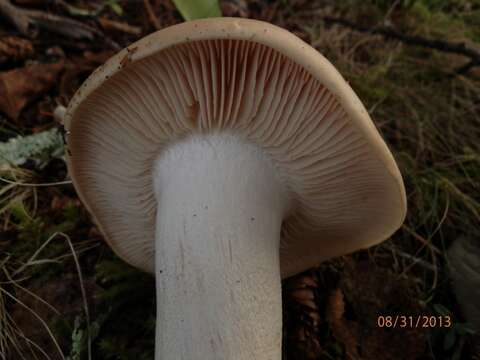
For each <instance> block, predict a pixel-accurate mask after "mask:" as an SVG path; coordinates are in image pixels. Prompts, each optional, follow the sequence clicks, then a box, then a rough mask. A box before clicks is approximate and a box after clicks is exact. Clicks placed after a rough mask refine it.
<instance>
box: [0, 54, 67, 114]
mask: <svg viewBox="0 0 480 360" xmlns="http://www.w3.org/2000/svg"><path fill="white" fill-rule="evenodd" d="M62 70H63V61H60V62H58V63H55V64H34V65H28V66H25V67H23V68H19V69H14V70H10V71H4V72H0V112H2V113H4V114H5V115H7V116H8V117H9V118H11V119H13V120H16V119H18V116H19V115H20V113H21V112H22V110H23V109H24V107H25V106H26V105H27V104H28V103H30V102H32V101H33V100H35V99H37V98H38V97H39V96H41V95H42V94H44V93H45V92H47V91H49V90H50V89H51V88H52V87H53V86H54V85H55V84H56V81H57V78H58V76H59V74H60V72H61V71H62Z"/></svg>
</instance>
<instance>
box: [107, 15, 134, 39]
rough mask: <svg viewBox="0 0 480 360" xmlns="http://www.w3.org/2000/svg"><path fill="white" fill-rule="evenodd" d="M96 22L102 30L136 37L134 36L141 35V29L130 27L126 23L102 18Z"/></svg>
mask: <svg viewBox="0 0 480 360" xmlns="http://www.w3.org/2000/svg"><path fill="white" fill-rule="evenodd" d="M98 22H99V23H100V25H101V26H102V28H103V29H104V30H114V31H120V32H123V33H126V34H130V35H136V36H138V35H140V34H141V33H142V29H141V28H139V27H138V26H132V25H129V24H126V23H122V22H119V21H115V20H111V19H108V18H106V17H103V16H102V17H100V18H99V19H98Z"/></svg>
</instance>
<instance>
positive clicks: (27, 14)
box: [0, 0, 120, 49]
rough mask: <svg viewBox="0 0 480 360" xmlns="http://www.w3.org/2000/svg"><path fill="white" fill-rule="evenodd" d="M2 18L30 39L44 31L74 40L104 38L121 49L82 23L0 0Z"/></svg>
mask: <svg viewBox="0 0 480 360" xmlns="http://www.w3.org/2000/svg"><path fill="white" fill-rule="evenodd" d="M0 16H3V17H5V18H6V19H7V20H9V21H10V22H11V23H12V25H14V26H15V27H16V28H17V29H18V31H19V32H20V33H22V34H23V35H24V36H27V37H29V38H37V37H38V36H39V34H40V31H42V30H43V31H46V32H50V33H54V34H58V35H61V36H63V37H67V38H69V39H73V40H89V41H92V40H94V39H95V38H102V39H104V41H105V42H106V43H108V44H109V45H110V46H111V47H112V48H114V49H120V46H119V45H118V44H116V43H115V42H113V41H112V40H110V39H107V38H106V37H105V36H104V34H103V33H102V32H101V31H99V30H97V29H95V28H93V27H91V26H88V25H86V24H84V23H82V22H79V21H77V20H73V19H69V18H66V17H63V16H58V15H54V14H49V13H46V12H44V11H39V10H27V9H21V8H19V7H17V6H14V5H12V4H10V2H9V1H8V0H0Z"/></svg>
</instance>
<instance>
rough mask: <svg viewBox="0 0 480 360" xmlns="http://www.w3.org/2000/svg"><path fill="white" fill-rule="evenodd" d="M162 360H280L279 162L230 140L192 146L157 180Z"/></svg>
mask: <svg viewBox="0 0 480 360" xmlns="http://www.w3.org/2000/svg"><path fill="white" fill-rule="evenodd" d="M154 185H155V194H156V197H157V202H158V207H157V223H156V235H155V254H156V255H155V264H156V279H157V328H156V349H155V352H156V355H155V359H162V360H170V359H172V360H173V359H175V360H178V359H186V360H191V359H212V360H216V359H218V360H220V359H222V360H228V359H232V360H233V359H235V360H251V359H257V360H267V359H268V360H280V359H281V344H282V318H281V314H282V299H281V278H280V261H279V244H280V228H281V223H282V219H283V217H284V215H285V213H286V211H287V207H288V196H287V192H286V190H285V188H284V187H283V186H282V183H281V181H280V177H279V176H278V174H277V172H276V169H275V168H274V166H273V164H272V161H271V160H270V159H269V158H268V156H267V155H266V154H264V153H263V152H262V151H261V150H260V149H259V148H257V147H255V146H253V145H251V144H248V143H246V142H243V141H241V140H240V139H239V137H236V136H233V135H229V134H212V135H202V136H195V137H192V138H189V139H187V140H185V141H182V142H180V143H177V144H175V145H173V146H172V147H170V148H169V149H167V150H166V151H165V152H164V153H163V154H162V155H161V156H160V157H159V158H158V159H157V161H156V163H155V170H154Z"/></svg>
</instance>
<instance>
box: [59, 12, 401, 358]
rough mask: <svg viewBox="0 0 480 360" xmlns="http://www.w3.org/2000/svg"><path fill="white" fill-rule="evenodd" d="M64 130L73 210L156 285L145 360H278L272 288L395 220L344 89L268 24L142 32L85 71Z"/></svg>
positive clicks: (393, 190) (374, 147)
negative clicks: (151, 347)
mask: <svg viewBox="0 0 480 360" xmlns="http://www.w3.org/2000/svg"><path fill="white" fill-rule="evenodd" d="M64 120H65V127H66V129H67V144H68V148H69V150H70V154H69V155H68V159H67V162H68V167H69V171H70V174H71V177H72V180H73V183H74V185H75V187H76V189H77V192H78V194H79V196H80V198H81V200H82V201H83V203H84V204H85V206H86V207H87V209H88V210H89V211H90V213H91V214H92V216H93V217H94V220H95V222H96V224H97V225H98V227H99V229H100V230H101V232H102V233H103V234H104V236H105V238H106V240H107V241H108V243H109V244H110V246H111V247H112V248H113V250H114V251H115V252H116V253H117V254H118V256H120V257H121V258H122V259H124V260H125V261H126V262H128V263H130V264H132V265H133V266H136V267H137V268H140V269H143V270H145V271H148V272H151V273H154V274H155V276H156V285H157V323H156V349H155V353H156V355H155V358H156V359H162V360H169V359H175V360H178V359H236V360H239V359H240V360H251V359H257V360H267V359H269V360H272V359H281V344H282V318H281V314H282V300H281V279H282V278H285V277H288V276H291V275H294V274H296V273H299V272H301V271H304V270H306V269H308V268H310V267H312V266H315V265H317V264H318V263H320V262H321V261H323V260H325V259H328V258H332V257H335V256H340V255H343V254H347V253H350V252H353V251H355V250H357V249H362V248H366V247H369V246H372V245H374V244H377V243H379V242H380V241H383V240H384V239H386V238H388V237H389V236H390V235H391V234H392V233H393V232H394V231H395V230H396V229H397V228H398V227H399V226H400V224H401V223H402V221H403V219H404V216H405V212H406V199H405V190H404V186H403V182H402V178H401V175H400V172H399V170H398V168H397V166H396V163H395V161H394V159H393V157H392V155H391V153H390V151H389V150H388V148H387V146H386V145H385V143H384V141H383V140H382V138H381V136H380V135H379V133H378V131H377V130H376V128H375V126H374V124H373V123H372V121H371V119H370V117H369V115H368V113H367V111H366V110H365V108H364V106H363V105H362V103H361V102H360V100H359V99H358V98H357V96H356V95H355V94H354V92H353V90H352V89H351V88H350V86H349V85H348V84H347V82H346V81H345V80H344V79H343V78H342V77H341V75H340V74H339V73H338V72H337V70H336V69H335V68H334V67H333V66H332V65H331V64H330V63H329V62H328V61H327V60H326V59H325V58H324V57H323V56H322V55H320V54H319V53H318V52H317V51H316V50H315V49H313V48H312V47H310V46H309V45H307V44H306V43H304V42H303V41H302V40H300V39H299V38H297V37H296V36H294V35H293V34H291V33H290V32H288V31H286V30H283V29H281V28H279V27H276V26H273V25H271V24H268V23H265V22H261V21H254V20H247V19H237V18H215V19H203V20H197V21H192V22H186V23H182V24H179V25H175V26H172V27H169V28H166V29H163V30H161V31H159V32H156V33H153V34H151V35H149V36H147V37H145V38H143V39H141V40H140V41H138V42H136V43H134V44H133V45H131V46H129V47H127V48H126V49H124V50H123V51H121V52H120V53H119V54H117V55H116V56H114V57H113V58H111V59H110V60H109V61H108V62H107V63H106V64H104V65H103V66H102V67H100V68H99V69H97V70H96V71H95V72H94V73H93V74H92V75H91V76H90V77H89V78H88V79H87V81H86V82H85V83H84V84H83V85H82V87H81V88H80V89H79V90H78V91H77V93H76V94H75V96H74V97H73V99H72V100H71V102H70V104H69V107H68V109H67V111H66V113H65V115H64Z"/></svg>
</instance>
